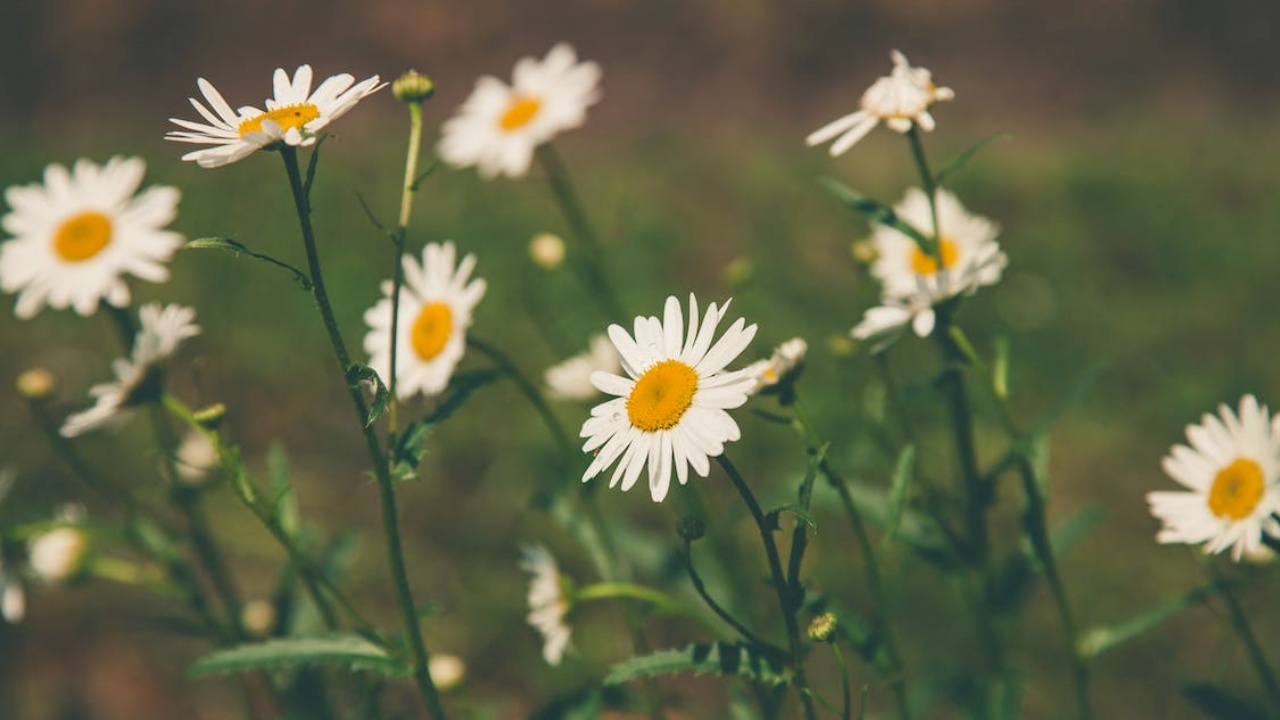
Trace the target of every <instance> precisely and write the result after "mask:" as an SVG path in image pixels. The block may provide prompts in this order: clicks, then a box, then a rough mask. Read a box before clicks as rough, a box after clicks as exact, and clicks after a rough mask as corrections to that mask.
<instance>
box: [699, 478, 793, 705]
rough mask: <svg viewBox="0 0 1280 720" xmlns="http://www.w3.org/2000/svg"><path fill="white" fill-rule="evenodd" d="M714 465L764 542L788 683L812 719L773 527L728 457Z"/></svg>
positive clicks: (788, 594)
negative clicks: (782, 629)
mask: <svg viewBox="0 0 1280 720" xmlns="http://www.w3.org/2000/svg"><path fill="white" fill-rule="evenodd" d="M716 462H718V463H719V464H720V467H721V468H723V469H724V471H725V474H727V475H728V476H729V480H730V481H731V482H732V483H733V487H734V488H735V489H737V491H738V494H739V495H741V496H742V501H743V502H744V503H746V505H747V510H749V511H750V512H751V517H752V519H754V520H755V521H756V528H757V529H758V530H759V531H760V539H761V540H762V541H763V542H764V550H765V555H766V557H767V558H768V560H769V572H770V573H771V574H772V576H773V587H774V590H775V591H776V592H777V594H778V604H779V605H780V606H781V608H782V619H783V621H784V622H785V623H786V626H787V643H788V645H789V646H790V649H791V662H792V666H793V671H794V673H795V674H794V677H793V680H792V683H793V684H794V685H795V686H796V690H797V691H798V693H799V695H800V701H801V703H802V704H803V705H804V713H805V717H806V718H808V720H816V718H817V713H818V711H817V708H815V707H814V706H813V698H812V696H811V694H810V689H809V681H808V679H807V678H806V677H805V672H804V648H803V646H802V645H801V643H800V626H799V624H798V623H797V621H796V612H797V611H798V610H799V609H800V605H801V603H802V601H803V598H802V597H797V596H796V595H795V594H794V593H792V592H791V589H790V587H789V586H788V583H787V576H786V574H785V573H784V572H783V570H782V560H781V558H780V557H779V556H778V545H777V543H776V542H774V539H773V528H772V527H771V526H770V524H769V521H768V519H767V518H766V517H765V515H764V511H763V510H761V509H760V503H758V502H756V498H755V496H754V495H752V494H751V488H749V487H747V484H746V482H745V481H744V480H743V479H742V475H740V474H739V473H738V469H737V468H736V467H734V465H733V463H732V462H730V461H729V458H728V456H726V455H723V454H721V455H719V456H718V457H716Z"/></svg>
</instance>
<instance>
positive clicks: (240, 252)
mask: <svg viewBox="0 0 1280 720" xmlns="http://www.w3.org/2000/svg"><path fill="white" fill-rule="evenodd" d="M182 249H183V250H186V249H192V250H204V249H211V250H221V251H223V252H228V253H231V254H232V255H236V256H244V257H249V258H253V259H254V260H260V261H262V262H265V263H267V264H269V265H275V266H276V267H278V268H280V269H282V270H285V271H287V272H289V273H290V274H291V275H293V280H294V282H296V283H298V285H300V286H301V287H302V289H303V290H310V289H311V278H309V277H307V274H306V273H304V272H302V271H301V270H299V269H298V268H296V267H294V266H293V265H290V264H289V263H287V262H285V261H283V260H277V259H276V258H273V257H271V256H270V255H266V254H264V253H260V252H254V251H253V250H250V249H249V248H248V247H246V246H245V245H243V244H241V243H239V242H237V241H235V240H232V239H231V238H228V237H206V238H197V239H195V240H191V241H189V242H187V243H186V244H185V245H183V246H182Z"/></svg>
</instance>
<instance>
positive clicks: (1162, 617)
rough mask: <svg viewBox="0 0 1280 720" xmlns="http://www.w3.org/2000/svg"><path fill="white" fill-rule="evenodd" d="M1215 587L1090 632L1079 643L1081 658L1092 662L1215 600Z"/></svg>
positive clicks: (1189, 594) (1192, 592)
mask: <svg viewBox="0 0 1280 720" xmlns="http://www.w3.org/2000/svg"><path fill="white" fill-rule="evenodd" d="M1214 592H1215V590H1214V588H1213V587H1212V586H1203V587H1198V588H1195V589H1193V590H1190V591H1188V592H1186V593H1184V594H1182V595H1180V596H1178V597H1175V598H1171V599H1169V600H1166V601H1164V602H1162V603H1160V604H1159V605H1156V606H1155V607H1153V608H1151V609H1149V610H1147V611H1146V612H1144V613H1140V614H1138V615H1135V616H1133V617H1131V618H1129V619H1128V620H1125V621H1123V622H1120V623H1117V624H1115V625H1111V626H1109V627H1096V628H1093V629H1091V630H1089V631H1088V632H1087V633H1085V634H1084V635H1083V636H1081V638H1080V641H1079V642H1078V643H1077V652H1079V653H1080V657H1082V658H1086V659H1087V658H1093V657H1097V656H1098V655H1101V654H1102V653H1104V652H1106V651H1108V650H1110V649H1112V648H1114V647H1117V646H1119V645H1122V644H1124V643H1126V642H1128V641H1130V640H1132V639H1134V638H1136V637H1138V636H1139V635H1143V634H1145V633H1148V632H1150V631H1152V630H1154V629H1156V628H1158V627H1160V626H1161V625H1163V624H1164V623H1165V621H1167V620H1169V619H1170V618H1172V617H1174V616H1175V615H1177V614H1178V613H1180V612H1182V611H1183V610H1186V609H1187V608H1189V607H1192V606H1194V605H1198V604H1200V603H1202V602H1204V601H1205V600H1207V599H1208V598H1210V597H1212V596H1213V593H1214Z"/></svg>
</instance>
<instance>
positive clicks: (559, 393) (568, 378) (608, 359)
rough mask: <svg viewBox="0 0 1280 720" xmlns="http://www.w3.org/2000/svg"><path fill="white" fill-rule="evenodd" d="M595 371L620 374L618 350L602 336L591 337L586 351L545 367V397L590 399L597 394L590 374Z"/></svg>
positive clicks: (620, 363)
mask: <svg viewBox="0 0 1280 720" xmlns="http://www.w3.org/2000/svg"><path fill="white" fill-rule="evenodd" d="M597 370H600V371H603V372H607V373H613V374H615V375H616V374H618V373H620V372H622V361H621V359H620V358H619V357H618V351H617V349H616V348H614V347H613V343H612V342H610V341H609V338H607V337H605V336H604V335H596V336H594V337H592V338H591V346H590V348H588V350H587V351H586V352H584V353H581V354H579V355H574V356H573V357H571V358H569V359H568V360H565V361H564V362H562V363H560V364H559V365H553V366H551V367H549V368H547V372H546V374H545V375H544V376H543V380H544V382H546V384H547V395H548V396H550V397H553V398H556V399H557V400H590V399H591V398H593V397H595V396H596V395H598V394H599V393H600V391H599V390H597V389H596V386H595V385H592V384H591V374H592V373H594V372H596V371H597Z"/></svg>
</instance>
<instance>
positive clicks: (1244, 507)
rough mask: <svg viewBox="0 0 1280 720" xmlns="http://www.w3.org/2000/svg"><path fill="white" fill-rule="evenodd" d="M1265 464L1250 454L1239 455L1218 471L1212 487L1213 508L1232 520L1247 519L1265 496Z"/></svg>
mask: <svg viewBox="0 0 1280 720" xmlns="http://www.w3.org/2000/svg"><path fill="white" fill-rule="evenodd" d="M1263 484H1264V483H1263V479H1262V468H1261V467H1259V465H1258V463H1256V462H1254V461H1253V460H1250V459H1248V458H1236V459H1235V460H1234V461H1233V462H1232V463H1231V464H1230V465H1228V466H1226V467H1224V468H1222V469H1221V470H1219V471H1218V474H1217V475H1215V476H1214V477H1213V486H1212V487H1210V488H1209V511H1210V512H1212V513H1213V514H1214V515H1217V516H1218V517H1222V518H1229V519H1231V520H1243V519H1244V518H1247V517H1249V515H1250V514H1252V513H1253V509H1254V508H1255V507H1257V506H1258V501H1259V500H1261V499H1262V490H1263Z"/></svg>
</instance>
